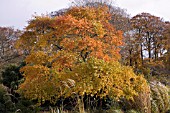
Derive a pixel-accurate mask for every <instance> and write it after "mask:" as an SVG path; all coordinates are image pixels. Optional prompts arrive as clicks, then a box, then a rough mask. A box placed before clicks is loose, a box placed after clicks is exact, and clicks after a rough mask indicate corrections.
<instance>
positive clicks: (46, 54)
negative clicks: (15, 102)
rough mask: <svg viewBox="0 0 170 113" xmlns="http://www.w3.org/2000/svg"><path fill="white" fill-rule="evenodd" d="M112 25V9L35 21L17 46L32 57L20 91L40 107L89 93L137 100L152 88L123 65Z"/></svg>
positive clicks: (78, 9) (87, 9) (78, 10)
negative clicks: (60, 99)
mask: <svg viewBox="0 0 170 113" xmlns="http://www.w3.org/2000/svg"><path fill="white" fill-rule="evenodd" d="M110 19H111V16H110V13H109V11H108V7H107V6H101V7H98V8H95V7H72V8H70V9H69V10H67V11H66V12H65V13H64V15H60V16H56V17H55V18H50V17H48V16H40V17H36V18H35V19H33V20H31V21H30V22H29V25H28V26H27V27H26V29H25V32H24V33H23V35H22V36H21V37H20V39H19V40H18V42H17V44H16V47H18V48H19V49H20V50H21V52H22V51H24V50H28V51H29V52H28V53H29V54H28V56H27V57H26V59H25V62H26V64H27V65H26V66H24V67H23V68H21V70H20V71H21V72H22V73H23V76H24V78H25V81H24V83H23V84H21V85H20V88H19V90H18V91H19V92H20V93H23V95H24V96H25V97H26V98H29V99H32V100H38V102H39V103H40V104H42V103H44V102H45V101H47V100H48V101H50V102H51V103H55V102H56V99H57V98H60V97H69V96H72V95H74V94H76V95H79V96H83V95H84V93H87V94H93V95H94V94H97V95H99V96H100V97H104V96H106V95H109V96H110V97H113V98H116V99H119V98H120V97H124V98H127V99H132V100H133V96H135V95H138V93H139V92H140V91H143V88H142V87H141V86H145V87H147V84H146V81H145V79H144V78H143V77H142V76H136V75H135V74H134V73H133V71H132V70H131V69H130V68H128V67H124V66H121V65H120V64H119V63H118V60H119V59H120V53H119V51H120V46H121V45H122V32H121V31H118V30H116V29H115V28H114V27H113V25H112V24H110V22H109V20H110ZM130 70H131V71H130ZM124 73H125V74H124ZM89 81H90V82H89ZM107 83H108V84H107ZM44 84H45V85H44Z"/></svg>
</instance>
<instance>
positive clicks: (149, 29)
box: [131, 13, 165, 61]
mask: <svg viewBox="0 0 170 113" xmlns="http://www.w3.org/2000/svg"><path fill="white" fill-rule="evenodd" d="M131 24H132V27H133V29H134V31H135V32H136V36H135V39H136V42H137V43H138V44H139V48H140V49H139V50H141V52H140V54H141V55H140V58H141V60H142V61H143V58H144V50H146V51H147V52H148V58H149V59H155V60H156V59H158V56H159V55H162V54H163V51H164V45H163V40H164V36H163V31H164V29H165V23H164V22H163V21H162V20H161V19H160V18H159V17H156V16H153V15H151V14H149V13H141V14H138V15H136V16H134V17H133V18H132V19H131Z"/></svg>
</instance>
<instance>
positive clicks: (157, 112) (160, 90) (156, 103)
mask: <svg viewBox="0 0 170 113" xmlns="http://www.w3.org/2000/svg"><path fill="white" fill-rule="evenodd" d="M150 87H151V104H152V113H165V112H166V111H168V109H169V106H170V100H169V95H168V89H167V87H166V86H164V85H163V84H161V83H160V82H157V81H153V82H151V83H150Z"/></svg>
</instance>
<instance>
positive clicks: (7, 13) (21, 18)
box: [0, 0, 170, 29]
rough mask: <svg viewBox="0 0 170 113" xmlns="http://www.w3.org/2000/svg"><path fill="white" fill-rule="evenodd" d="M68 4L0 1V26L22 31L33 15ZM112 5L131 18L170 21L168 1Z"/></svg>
mask: <svg viewBox="0 0 170 113" xmlns="http://www.w3.org/2000/svg"><path fill="white" fill-rule="evenodd" d="M70 3H71V2H70V0H0V26H3V27H7V26H11V27H14V28H16V29H23V28H24V27H26V25H27V23H28V20H30V19H31V17H32V16H33V15H35V13H36V14H38V15H41V14H46V13H50V12H52V11H57V10H59V9H62V8H67V7H69V6H70ZM113 3H114V5H115V6H118V7H121V8H123V9H126V10H127V13H128V14H130V15H131V16H135V15H136V14H139V13H142V12H147V13H150V14H153V15H155V16H159V17H161V18H163V19H164V20H165V21H170V0H114V2H113Z"/></svg>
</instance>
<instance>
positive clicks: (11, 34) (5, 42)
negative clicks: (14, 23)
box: [0, 27, 20, 62]
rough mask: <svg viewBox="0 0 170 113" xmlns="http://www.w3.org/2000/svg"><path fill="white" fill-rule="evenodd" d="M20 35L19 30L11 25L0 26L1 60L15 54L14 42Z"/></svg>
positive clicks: (5, 59)
mask: <svg viewBox="0 0 170 113" xmlns="http://www.w3.org/2000/svg"><path fill="white" fill-rule="evenodd" d="M19 36H20V31H19V30H14V29H13V28H11V27H0V57H1V62H4V61H8V60H10V59H12V58H13V57H15V56H16V55H17V50H16V49H15V48H14V43H15V41H16V40H17V39H18V37H19Z"/></svg>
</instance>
